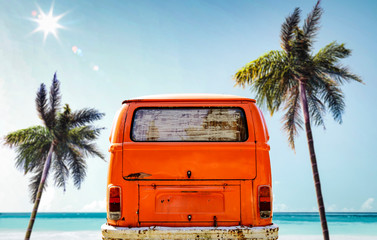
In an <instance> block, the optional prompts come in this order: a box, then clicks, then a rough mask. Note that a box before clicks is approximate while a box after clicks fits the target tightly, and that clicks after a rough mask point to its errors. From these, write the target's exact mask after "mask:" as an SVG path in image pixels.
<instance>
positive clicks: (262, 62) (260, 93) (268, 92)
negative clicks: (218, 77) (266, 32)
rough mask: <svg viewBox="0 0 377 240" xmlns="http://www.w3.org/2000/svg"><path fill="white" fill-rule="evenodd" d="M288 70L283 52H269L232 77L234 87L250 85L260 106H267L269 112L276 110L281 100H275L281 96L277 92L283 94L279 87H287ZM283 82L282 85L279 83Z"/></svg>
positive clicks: (286, 59)
mask: <svg viewBox="0 0 377 240" xmlns="http://www.w3.org/2000/svg"><path fill="white" fill-rule="evenodd" d="M289 73H290V68H289V63H288V58H287V55H286V53H285V52H284V51H270V52H269V53H267V54H265V55H263V56H261V57H259V58H258V59H256V60H254V61H252V62H250V63H249V64H247V65H246V66H245V67H243V68H242V69H240V70H239V71H238V72H236V74H235V75H234V77H233V79H234V80H235V82H236V84H235V85H236V86H237V85H239V86H242V87H244V86H245V85H250V86H251V87H252V89H253V90H254V91H256V98H257V102H258V103H259V104H260V105H264V104H266V105H267V108H268V109H269V110H270V111H271V114H273V113H274V111H276V110H278V109H279V107H280V104H281V102H283V101H284V100H283V99H277V98H278V97H281V96H283V95H281V94H279V95H277V94H276V93H277V92H282V91H283V92H284V90H283V89H281V86H286V85H289V84H288V83H287V82H285V81H288V80H289V79H290V77H289ZM282 81H283V82H284V84H283V85H280V84H279V83H281V82H282Z"/></svg>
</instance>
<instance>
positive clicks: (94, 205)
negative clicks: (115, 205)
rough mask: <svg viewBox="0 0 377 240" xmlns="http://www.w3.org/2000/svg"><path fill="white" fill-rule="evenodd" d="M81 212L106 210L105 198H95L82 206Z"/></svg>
mask: <svg viewBox="0 0 377 240" xmlns="http://www.w3.org/2000/svg"><path fill="white" fill-rule="evenodd" d="M82 211H83V212H105V211H106V200H102V201H101V200H96V201H93V202H91V203H89V204H87V205H85V206H84V207H83V208H82Z"/></svg>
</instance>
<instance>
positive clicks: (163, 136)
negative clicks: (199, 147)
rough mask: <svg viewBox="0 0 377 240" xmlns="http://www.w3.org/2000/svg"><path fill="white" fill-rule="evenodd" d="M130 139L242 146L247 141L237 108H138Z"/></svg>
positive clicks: (242, 121)
mask: <svg viewBox="0 0 377 240" xmlns="http://www.w3.org/2000/svg"><path fill="white" fill-rule="evenodd" d="M131 139H132V140H133V141H142V142H145V141H146V142H180V141H182V142H243V141H246V139H247V126H246V119H245V114H244V111H243V110H242V109H240V108H139V109H137V110H136V112H135V113H134V118H133V124H132V131H131Z"/></svg>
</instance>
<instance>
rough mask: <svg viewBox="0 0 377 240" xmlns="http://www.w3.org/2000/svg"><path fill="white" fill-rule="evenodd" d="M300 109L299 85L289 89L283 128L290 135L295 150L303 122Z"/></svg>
mask: <svg viewBox="0 0 377 240" xmlns="http://www.w3.org/2000/svg"><path fill="white" fill-rule="evenodd" d="M300 109H301V104H300V91H299V87H298V85H297V86H294V87H293V88H291V89H290V90H289V99H288V100H287V102H286V103H285V106H284V111H286V112H285V114H284V116H283V119H282V122H283V129H284V131H285V132H286V133H287V135H288V142H289V145H290V147H291V148H292V149H293V150H295V137H296V136H297V135H298V131H299V130H300V129H302V124H303V121H302V117H301V114H300Z"/></svg>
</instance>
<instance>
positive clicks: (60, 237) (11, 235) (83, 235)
mask: <svg viewBox="0 0 377 240" xmlns="http://www.w3.org/2000/svg"><path fill="white" fill-rule="evenodd" d="M24 234H25V232H23V231H22V232H20V231H7V232H5V231H0V240H19V239H23V238H24ZM330 237H331V240H377V236H346V235H332V236H330ZM31 239H34V240H51V239H53V240H82V239H85V240H100V239H102V236H101V232H100V231H75V232H58V231H53V232H50V231H36V232H33V233H32V235H31ZM322 239H323V238H322V235H282V236H280V237H279V240H322Z"/></svg>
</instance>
